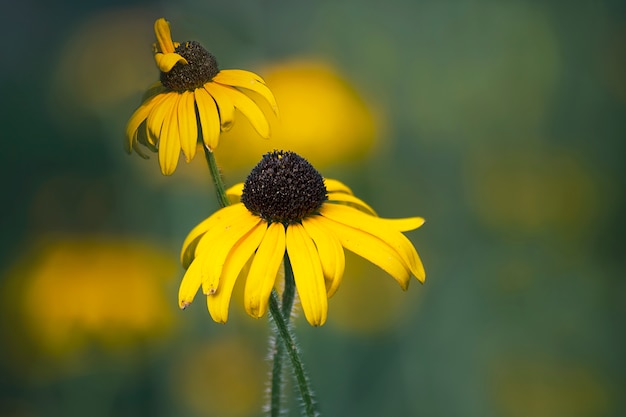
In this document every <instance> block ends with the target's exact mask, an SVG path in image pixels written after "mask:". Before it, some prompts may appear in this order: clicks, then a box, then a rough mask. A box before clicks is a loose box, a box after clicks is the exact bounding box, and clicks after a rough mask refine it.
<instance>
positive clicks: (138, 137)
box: [126, 18, 278, 175]
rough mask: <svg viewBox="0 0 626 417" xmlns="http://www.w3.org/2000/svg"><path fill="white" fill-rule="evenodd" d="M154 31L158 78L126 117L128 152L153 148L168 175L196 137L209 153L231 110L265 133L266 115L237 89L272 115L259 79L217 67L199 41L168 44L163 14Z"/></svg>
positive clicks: (232, 117) (193, 148)
mask: <svg viewBox="0 0 626 417" xmlns="http://www.w3.org/2000/svg"><path fill="white" fill-rule="evenodd" d="M154 31H155V33H156V38H157V42H156V43H155V44H154V60H155V61H156V64H157V67H158V68H159V70H160V71H161V80H160V81H158V82H157V83H155V84H154V85H153V86H152V87H151V88H150V89H149V90H148V92H147V93H146V96H145V98H144V101H143V103H142V104H141V106H140V107H139V108H138V109H137V110H136V111H135V113H133V115H132V116H131V117H130V120H129V121H128V125H127V126H126V150H127V151H128V152H129V153H130V152H131V151H132V149H134V150H135V151H136V152H137V153H138V154H140V155H141V156H143V157H147V156H146V155H145V154H144V153H143V151H142V150H141V148H140V146H139V145H140V144H141V145H144V146H146V147H147V148H148V149H150V150H151V151H153V152H158V153H159V164H160V166H161V172H162V173H163V174H164V175H171V174H172V173H173V172H174V171H175V170H176V166H177V165H178V159H179V156H180V151H181V150H182V152H183V154H184V155H185V159H186V161H187V162H189V161H191V160H192V159H193V157H194V156H195V154H196V149H197V143H198V140H199V138H201V139H202V142H203V143H204V146H206V148H207V149H209V150H210V151H213V150H214V149H215V148H216V147H217V145H218V142H219V136H220V132H221V131H227V130H228V129H230V128H231V126H232V124H233V122H234V121H235V109H237V110H239V111H241V113H243V114H244V116H246V117H247V118H248V120H250V123H251V124H252V126H253V127H254V128H255V130H256V131H257V132H258V134H259V135H261V136H262V137H264V138H268V137H269V135H270V127H269V123H268V121H267V119H266V117H265V114H264V113H263V111H261V109H260V108H259V107H258V105H257V104H256V103H255V102H254V101H253V100H252V99H251V98H250V97H248V96H247V95H246V94H244V93H243V92H242V91H241V90H240V88H241V89H246V90H250V91H254V92H256V93H258V94H260V95H261V96H262V97H263V98H264V99H265V100H267V102H268V103H269V104H270V106H271V108H272V110H273V111H274V112H275V113H277V112H278V107H277V105H276V100H275V99H274V95H273V94H272V92H271V91H270V89H269V88H268V87H267V86H266V85H265V81H263V79H262V78H261V77H259V76H258V75H257V74H255V73H253V72H249V71H244V70H236V69H234V70H221V71H220V70H219V69H218V66H217V61H216V60H215V57H214V56H213V55H211V54H210V53H209V52H207V51H206V50H205V49H204V48H203V47H202V46H201V45H200V44H199V43H198V42H195V41H188V42H184V43H182V44H179V43H177V42H173V41H172V37H171V35H170V27H169V23H168V22H167V21H166V20H165V19H163V18H161V19H158V20H157V21H156V22H155V23H154Z"/></svg>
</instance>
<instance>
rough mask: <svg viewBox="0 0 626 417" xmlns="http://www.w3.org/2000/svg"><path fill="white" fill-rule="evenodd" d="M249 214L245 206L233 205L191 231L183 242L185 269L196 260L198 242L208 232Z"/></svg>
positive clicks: (214, 214) (181, 254)
mask: <svg viewBox="0 0 626 417" xmlns="http://www.w3.org/2000/svg"><path fill="white" fill-rule="evenodd" d="M247 212H248V209H247V208H246V207H245V206H244V205H243V204H233V205H232V206H227V207H224V208H222V209H220V210H218V211H216V212H215V213H213V214H212V215H211V216H209V217H207V218H206V219H204V220H203V221H202V222H200V223H199V224H198V225H197V226H196V227H194V228H193V229H191V231H190V232H189V233H188V234H187V237H186V238H185V241H184V242H183V247H182V250H181V252H180V262H181V264H182V265H183V268H188V267H189V265H190V264H191V262H192V261H193V259H194V258H195V252H196V247H197V246H198V242H199V240H200V238H201V237H202V236H203V235H204V234H205V233H206V232H207V230H211V229H212V228H213V227H215V225H217V224H220V223H222V222H224V223H228V222H230V221H232V219H233V218H235V217H240V216H242V215H243V214H244V213H247Z"/></svg>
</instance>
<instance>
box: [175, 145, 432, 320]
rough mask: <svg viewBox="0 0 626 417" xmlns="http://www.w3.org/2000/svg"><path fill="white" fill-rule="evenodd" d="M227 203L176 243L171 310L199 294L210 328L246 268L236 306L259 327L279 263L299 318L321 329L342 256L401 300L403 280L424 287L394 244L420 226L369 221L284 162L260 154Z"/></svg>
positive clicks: (304, 166) (404, 243)
mask: <svg viewBox="0 0 626 417" xmlns="http://www.w3.org/2000/svg"><path fill="white" fill-rule="evenodd" d="M228 195H229V198H230V199H231V200H235V201H236V200H240V201H239V202H235V203H234V204H232V205H229V206H227V207H225V208H222V209H221V210H219V211H217V212H216V213H214V214H213V215H211V216H210V217H208V218H207V219H206V220H204V221H203V222H201V223H200V224H199V225H197V226H196V227H195V228H194V229H193V230H192V231H191V232H190V233H189V235H188V236H187V238H186V240H185V242H184V243H183V248H182V253H181V261H182V263H183V266H184V267H185V268H187V271H186V273H185V275H184V277H183V280H182V282H181V285H180V289H179V304H180V307H181V308H185V307H187V306H188V305H189V304H190V303H191V302H192V300H193V298H194V297H195V295H196V293H197V291H198V289H199V288H200V287H202V291H203V293H204V294H205V295H206V296H207V305H208V309H209V312H210V314H211V317H212V318H213V320H215V321H216V322H219V323H224V322H226V321H227V319H228V308H229V304H230V299H231V295H232V292H233V288H234V285H235V282H236V280H237V277H238V276H239V274H240V272H241V271H242V269H243V268H244V266H245V265H246V264H247V263H248V262H249V261H250V264H249V270H248V273H247V279H246V282H245V287H244V305H245V309H246V312H247V313H248V314H249V315H251V316H252V317H257V318H259V317H262V316H263V315H264V314H265V313H266V311H267V308H268V300H269V298H270V293H271V291H272V289H273V288H274V287H275V285H276V284H278V283H277V282H276V281H277V274H278V271H279V268H280V265H281V263H282V262H283V258H285V262H286V263H287V262H288V263H289V264H290V265H291V268H292V269H293V276H294V280H295V285H296V288H297V292H298V296H299V299H300V304H301V306H302V310H303V312H304V316H305V317H306V319H307V321H308V322H309V323H310V324H311V325H313V326H321V325H323V324H324V323H325V321H326V318H327V312H328V298H329V297H331V296H332V295H333V294H334V293H335V292H336V291H337V289H338V287H339V284H340V283H341V279H342V277H343V272H344V267H345V254H344V248H345V249H347V250H349V251H351V252H354V253H356V254H357V255H359V256H362V257H363V258H366V259H367V260H369V261H370V262H372V263H374V264H375V265H377V266H378V267H380V268H381V269H383V270H384V271H386V272H387V273H388V274H389V275H391V276H392V277H393V278H394V279H395V280H396V281H397V282H398V283H399V284H400V286H401V288H402V289H404V290H406V289H407V288H408V285H409V281H410V278H411V276H415V277H416V278H417V279H418V280H419V281H420V282H423V281H424V279H425V272H424V267H423V265H422V262H421V260H420V258H419V255H418V254H417V251H416V250H415V248H414V246H413V244H412V243H411V241H410V240H409V239H408V238H407V237H406V236H404V235H403V234H402V232H406V231H410V230H414V229H417V228H418V227H420V226H421V225H422V224H423V223H424V219H423V218H421V217H410V218H401V219H385V218H381V217H378V216H377V214H376V213H375V212H374V210H373V209H372V208H371V207H370V206H369V205H368V204H367V203H365V202H364V201H362V200H361V199H359V198H358V197H356V196H354V195H353V194H352V191H351V190H350V189H349V188H348V187H347V186H346V185H344V184H343V183H341V182H339V181H337V180H332V179H327V178H323V177H322V175H321V174H320V173H319V172H318V171H317V170H315V168H314V167H313V166H312V165H311V164H310V163H309V162H308V161H306V160H305V159H304V158H302V157H301V156H299V155H297V154H295V153H293V152H285V151H274V152H269V153H267V154H265V155H264V156H263V159H262V160H261V161H260V162H259V164H257V165H256V167H254V168H253V170H252V171H251V172H250V174H249V175H248V177H247V179H246V182H245V183H242V184H237V185H235V186H233V187H231V188H230V189H229V190H228ZM285 255H286V256H285Z"/></svg>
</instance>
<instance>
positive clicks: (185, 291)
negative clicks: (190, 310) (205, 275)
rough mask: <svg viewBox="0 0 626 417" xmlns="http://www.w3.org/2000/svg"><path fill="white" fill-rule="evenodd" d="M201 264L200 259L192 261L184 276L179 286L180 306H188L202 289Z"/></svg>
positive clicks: (183, 307)
mask: <svg viewBox="0 0 626 417" xmlns="http://www.w3.org/2000/svg"><path fill="white" fill-rule="evenodd" d="M201 265H202V260H200V259H198V260H197V261H196V262H192V263H191V265H190V266H189V269H187V271H186V272H185V275H184V276H183V280H182V282H181V283H180V287H179V288H178V306H179V307H180V308H182V309H185V308H187V306H188V305H189V304H191V302H192V301H193V299H194V297H195V296H196V293H197V292H198V290H199V289H200V285H202V276H201V274H200V267H201Z"/></svg>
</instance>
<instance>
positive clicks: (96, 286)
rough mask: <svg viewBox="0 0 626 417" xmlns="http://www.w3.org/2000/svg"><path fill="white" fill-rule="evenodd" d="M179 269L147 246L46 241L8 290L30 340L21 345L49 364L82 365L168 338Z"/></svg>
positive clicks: (11, 277) (27, 258) (106, 240)
mask: <svg viewBox="0 0 626 417" xmlns="http://www.w3.org/2000/svg"><path fill="white" fill-rule="evenodd" d="M175 265H176V263H175V262H174V259H171V258H169V257H167V256H164V254H163V252H162V251H161V250H159V249H157V248H155V247H153V246H150V245H146V244H143V243H140V242H133V241H126V240H122V239H109V238H104V237H102V236H93V237H83V238H71V237H61V238H56V239H49V240H44V241H42V242H41V243H40V244H38V245H35V246H34V247H33V249H32V251H29V252H27V253H26V254H25V255H24V259H23V260H22V261H20V262H18V263H17V264H16V265H15V266H14V269H13V270H12V271H11V272H10V273H9V276H8V279H7V282H8V285H9V286H10V288H8V289H7V288H4V289H6V290H7V291H6V294H12V295H11V300H2V301H4V303H3V305H5V306H6V305H7V303H8V305H9V306H10V310H11V311H13V312H14V313H15V312H16V313H15V314H14V318H15V319H17V320H18V323H19V324H18V327H19V328H20V330H23V331H24V332H25V338H24V340H19V341H18V340H16V341H15V343H16V344H19V345H20V350H21V351H24V350H26V349H27V348H26V346H30V345H32V347H34V348H35V351H36V352H38V353H41V354H42V355H43V356H44V357H48V356H49V357H58V358H77V357H79V356H81V355H80V354H81V353H84V352H88V351H89V348H90V347H91V346H92V345H94V344H95V345H102V346H105V347H110V348H114V347H122V348H124V347H128V346H133V345H137V344H141V342H142V340H146V339H156V338H159V337H163V336H165V335H167V334H168V331H169V330H170V328H171V325H172V321H173V319H174V316H173V314H172V313H173V311H171V310H169V309H168V308H167V306H168V303H167V286H168V285H169V283H168V279H169V277H171V276H172V275H173V274H174V271H175ZM120 294H123V296H120ZM7 311H8V310H7ZM5 315H6V312H5ZM13 325H15V323H14V324H13ZM33 355H34V354H33V353H31V354H30V355H29V359H28V360H29V361H30V360H32V359H33Z"/></svg>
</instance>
